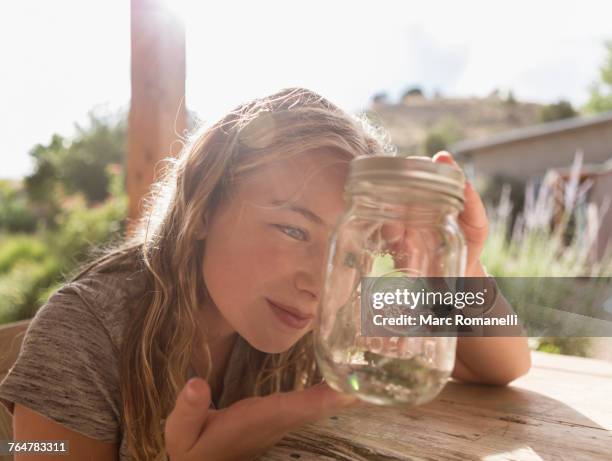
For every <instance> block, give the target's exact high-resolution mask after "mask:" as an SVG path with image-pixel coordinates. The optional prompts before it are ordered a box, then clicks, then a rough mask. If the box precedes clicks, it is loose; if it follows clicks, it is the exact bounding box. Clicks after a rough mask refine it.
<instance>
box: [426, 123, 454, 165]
mask: <svg viewBox="0 0 612 461" xmlns="http://www.w3.org/2000/svg"><path fill="white" fill-rule="evenodd" d="M459 139H461V129H460V128H459V123H458V122H457V119H455V118H454V117H452V116H447V117H444V118H443V119H442V120H441V121H440V122H439V123H438V124H437V125H435V126H434V127H433V128H432V129H431V130H430V131H429V132H428V133H427V136H426V137H425V140H424V141H423V147H422V151H423V154H424V155H429V156H432V155H434V154H435V153H436V152H439V151H441V150H446V149H448V148H449V147H450V146H451V145H452V144H453V143H455V142H457V141H458V140H459Z"/></svg>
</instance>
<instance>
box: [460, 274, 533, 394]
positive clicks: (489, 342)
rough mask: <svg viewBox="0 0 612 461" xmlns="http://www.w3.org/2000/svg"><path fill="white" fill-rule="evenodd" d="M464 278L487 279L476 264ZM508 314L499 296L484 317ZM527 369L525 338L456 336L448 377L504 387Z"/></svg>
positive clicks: (505, 301)
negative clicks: (453, 356)
mask: <svg viewBox="0 0 612 461" xmlns="http://www.w3.org/2000/svg"><path fill="white" fill-rule="evenodd" d="M468 276H469V277H487V274H486V272H485V271H484V269H483V268H482V266H481V265H480V264H478V267H476V268H474V269H473V270H471V271H470V273H469V274H468ZM508 313H510V314H513V313H514V311H513V310H512V307H511V306H510V305H509V303H508V302H507V300H506V299H505V298H504V296H503V295H502V294H501V293H500V294H499V297H498V299H497V301H496V303H495V305H494V306H493V308H492V309H491V311H490V312H489V313H488V314H487V315H488V316H491V317H493V316H500V317H503V316H505V315H506V314H508ZM517 328H518V333H519V334H520V333H521V332H523V330H522V327H520V326H519V327H517ZM515 332H516V331H515ZM530 367H531V353H530V350H529V346H528V342H527V337H526V336H504V337H500V336H483V337H458V338H457V353H456V364H455V368H454V370H453V373H452V377H454V378H456V379H459V380H461V381H468V382H479V383H485V384H494V385H505V384H508V383H509V382H510V381H513V380H514V379H516V378H518V377H519V376H522V375H524V374H525V373H527V371H529V368H530Z"/></svg>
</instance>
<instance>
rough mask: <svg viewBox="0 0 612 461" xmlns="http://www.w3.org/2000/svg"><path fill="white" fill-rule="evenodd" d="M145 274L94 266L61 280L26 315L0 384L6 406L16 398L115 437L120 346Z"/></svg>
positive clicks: (87, 430)
mask: <svg viewBox="0 0 612 461" xmlns="http://www.w3.org/2000/svg"><path fill="white" fill-rule="evenodd" d="M143 276H144V274H142V273H135V272H125V271H124V272H116V273H96V272H90V273H88V274H87V275H85V276H83V277H80V278H78V279H76V280H73V281H70V282H68V283H66V284H64V285H62V286H61V287H60V288H59V289H58V290H56V291H55V292H54V293H53V294H52V295H51V296H50V297H49V299H48V300H47V301H46V302H45V303H44V304H43V305H42V306H41V307H40V309H39V310H38V311H37V312H36V314H35V316H34V317H33V318H32V320H31V321H30V324H29V325H28V329H27V330H26V334H25V336H24V338H23V342H22V347H21V350H20V353H19V355H18V357H17V360H16V362H15V363H14V365H13V366H12V367H11V369H10V370H9V373H8V374H7V376H6V377H5V378H4V380H3V381H2V382H1V383H0V403H2V404H4V405H5V406H6V408H7V409H8V411H9V412H11V413H12V412H13V410H14V404H15V403H20V404H21V405H24V406H27V407H28V408H30V409H32V410H34V411H37V412H39V413H40V414H42V415H45V416H46V417H48V418H50V419H52V420H53V421H56V422H58V423H60V424H63V425H65V426H66V427H68V428H70V429H73V430H76V431H78V432H81V433H83V434H85V435H88V436H90V437H92V438H95V439H98V440H102V441H108V442H111V441H113V442H116V441H117V437H118V434H119V428H120V424H121V402H120V397H119V396H120V390H119V353H120V344H121V340H122V335H123V330H124V327H125V325H126V324H127V322H128V320H129V318H130V314H131V309H132V306H133V304H134V302H133V299H134V297H135V296H139V293H140V292H141V290H142V289H144V280H143Z"/></svg>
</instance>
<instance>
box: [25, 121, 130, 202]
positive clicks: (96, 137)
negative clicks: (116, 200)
mask: <svg viewBox="0 0 612 461" xmlns="http://www.w3.org/2000/svg"><path fill="white" fill-rule="evenodd" d="M75 128H76V135H75V136H74V138H72V139H68V138H65V137H63V136H61V135H58V134H54V135H53V136H52V138H51V142H50V143H49V144H48V145H43V144H38V145H37V146H35V147H34V148H33V149H32V150H31V151H30V155H31V156H32V157H33V158H34V165H35V166H34V172H33V173H32V174H31V175H30V176H27V177H26V178H25V185H26V189H27V191H28V195H29V197H30V198H31V200H32V201H34V202H38V203H40V202H47V203H49V201H50V200H52V196H53V195H54V192H55V191H56V189H57V187H58V186H60V187H61V189H63V190H65V192H66V193H67V194H73V193H79V192H80V193H82V194H83V195H84V196H85V198H86V199H87V201H88V203H96V202H101V201H103V200H104V199H106V198H107V197H108V195H109V179H108V176H107V175H106V174H105V169H106V167H107V165H109V164H116V163H118V164H124V162H125V157H126V141H127V130H126V128H127V125H126V117H125V114H120V115H119V116H108V115H107V116H100V115H98V114H96V113H95V112H90V113H89V124H88V125H87V126H84V127H83V126H80V125H78V124H77V125H76V127H75Z"/></svg>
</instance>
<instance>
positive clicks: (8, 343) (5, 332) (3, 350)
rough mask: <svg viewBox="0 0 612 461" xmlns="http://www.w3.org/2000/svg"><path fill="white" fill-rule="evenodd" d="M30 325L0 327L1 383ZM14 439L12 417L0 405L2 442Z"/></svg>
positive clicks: (19, 324) (2, 458) (28, 322)
mask: <svg viewBox="0 0 612 461" xmlns="http://www.w3.org/2000/svg"><path fill="white" fill-rule="evenodd" d="M29 324H30V319H28V320H22V321H20V322H14V323H9V324H6V325H0V382H1V381H2V380H3V379H4V377H5V376H6V374H7V373H8V371H9V370H10V369H11V367H12V366H13V364H14V363H15V360H17V356H18V355H19V350H20V349H21V343H22V341H23V337H24V336H25V332H26V330H27V328H28V325H29ZM12 438H13V422H12V416H11V414H10V413H9V412H7V411H6V409H5V408H4V405H0V440H11V439H12ZM0 459H1V460H3V461H4V460H9V459H12V457H9V456H2V455H0Z"/></svg>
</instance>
